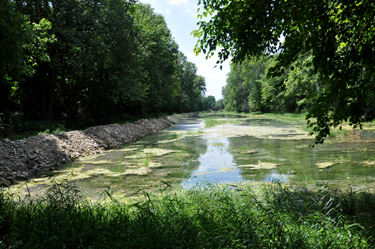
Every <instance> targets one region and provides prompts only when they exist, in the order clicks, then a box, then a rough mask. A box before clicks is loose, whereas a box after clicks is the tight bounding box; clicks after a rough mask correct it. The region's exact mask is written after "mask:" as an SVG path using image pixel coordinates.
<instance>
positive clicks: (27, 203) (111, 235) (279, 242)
mask: <svg viewBox="0 0 375 249" xmlns="http://www.w3.org/2000/svg"><path fill="white" fill-rule="evenodd" d="M138 194H139V193H138ZM141 194H142V195H141V196H140V197H139V198H137V199H133V200H132V201H131V200H118V199H115V198H113V197H112V195H111V191H110V189H108V190H105V191H104V192H103V195H105V196H107V199H106V200H103V201H100V202H90V201H87V200H85V199H84V197H83V196H81V193H80V192H79V191H78V190H77V189H76V188H75V187H74V184H72V183H70V182H68V181H64V182H62V183H56V182H55V183H54V185H53V186H52V187H51V189H50V190H49V191H48V192H47V194H46V196H45V197H44V198H42V199H33V198H25V199H15V197H14V196H9V195H7V194H6V193H4V192H3V193H1V194H0V207H1V209H0V217H1V219H0V228H1V230H0V245H1V247H5V248H372V245H374V243H375V241H374V237H373V236H374V235H375V234H374V233H375V232H374V230H375V229H373V224H375V219H374V217H375V216H374V212H375V211H374V210H375V197H374V195H372V194H369V193H355V192H346V193H341V192H338V191H336V190H332V189H329V188H327V186H323V187H321V188H320V189H319V190H317V191H315V192H311V191H307V190H306V189H303V188H292V187H288V186H284V185H281V184H264V185H260V186H254V185H252V186H249V185H238V186H230V185H225V186H219V185H215V186H212V185H201V186H196V187H195V188H192V189H190V190H179V191H178V190H173V189H172V190H170V186H169V185H168V184H167V183H164V185H162V186H161V191H160V193H157V194H151V193H146V192H143V193H141Z"/></svg>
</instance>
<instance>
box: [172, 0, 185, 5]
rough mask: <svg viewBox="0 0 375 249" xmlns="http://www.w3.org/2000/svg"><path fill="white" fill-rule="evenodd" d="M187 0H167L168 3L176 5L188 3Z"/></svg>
mask: <svg viewBox="0 0 375 249" xmlns="http://www.w3.org/2000/svg"><path fill="white" fill-rule="evenodd" d="M188 2H189V0H168V2H167V3H168V4H173V5H178V4H181V3H188Z"/></svg>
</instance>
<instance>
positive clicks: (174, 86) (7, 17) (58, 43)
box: [0, 0, 208, 124]
mask: <svg viewBox="0 0 375 249" xmlns="http://www.w3.org/2000/svg"><path fill="white" fill-rule="evenodd" d="M0 5H1V6H0V38H1V47H0V113H1V116H0V124H1V123H3V124H4V123H7V122H10V123H11V122H12V117H13V119H14V117H15V116H17V117H18V118H20V119H22V120H61V119H69V120H90V122H91V124H99V123H108V122H109V121H110V120H111V119H112V118H113V117H116V118H122V119H126V118H128V117H129V116H142V115H143V116H144V115H147V114H156V115H157V114H161V113H166V114H170V113H174V112H176V113H181V112H190V111H198V110H202V109H206V108H208V106H207V103H208V101H207V99H206V98H205V97H204V95H203V94H204V92H205V90H206V88H205V86H206V84H205V79H204V78H203V77H202V76H199V75H197V67H196V66H195V64H194V63H191V62H189V61H188V60H187V57H186V56H185V55H184V54H183V53H182V52H181V51H179V49H178V44H177V43H176V42H175V41H174V39H173V37H172V35H171V32H170V30H169V29H168V27H167V24H166V22H165V20H164V17H163V16H162V15H159V14H156V13H155V12H154V11H153V9H152V8H151V6H150V5H147V4H141V3H136V1H133V0H127V1H126V0H90V1H88V0H79V1H78V0H66V1H60V0H52V1H51V0H49V1H48V0H26V1H20V0H15V1H13V0H3V1H1V3H0Z"/></svg>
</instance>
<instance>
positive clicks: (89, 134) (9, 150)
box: [0, 114, 193, 186]
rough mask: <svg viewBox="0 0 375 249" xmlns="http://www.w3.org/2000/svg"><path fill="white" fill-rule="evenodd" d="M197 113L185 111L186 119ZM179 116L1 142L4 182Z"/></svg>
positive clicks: (0, 169)
mask: <svg viewBox="0 0 375 249" xmlns="http://www.w3.org/2000/svg"><path fill="white" fill-rule="evenodd" d="M191 115H193V114H181V115H180V116H182V117H183V118H186V117H189V116H191ZM180 116H177V115H173V116H168V117H164V118H157V119H141V120H138V121H136V122H135V123H131V124H125V125H119V124H111V125H101V126H96V127H91V128H88V129H86V130H84V131H70V132H62V133H59V134H57V135H46V134H43V135H38V136H35V137H29V138H27V139H22V140H17V141H10V140H9V139H4V140H3V141H2V142H0V183H2V185H5V186H9V185H11V184H12V183H15V181H17V180H25V179H28V178H29V177H30V176H32V175H38V174H41V173H44V172H47V171H49V170H53V169H55V168H56V167H58V166H61V165H63V164H65V163H70V162H72V161H73V160H74V159H76V158H79V157H82V156H85V155H92V154H97V153H100V152H101V151H103V150H105V149H110V148H115V147H118V146H120V145H122V144H125V143H128V142H132V141H135V140H137V139H139V138H141V137H144V136H147V135H150V134H151V133H154V132H157V131H159V130H162V129H164V128H167V127H169V126H171V125H174V124H177V123H179V122H180V121H181V120H182V118H181V117H180Z"/></svg>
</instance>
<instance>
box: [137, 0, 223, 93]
mask: <svg viewBox="0 0 375 249" xmlns="http://www.w3.org/2000/svg"><path fill="white" fill-rule="evenodd" d="M141 2H143V3H149V4H151V7H152V8H154V11H155V12H156V13H158V14H162V15H163V16H164V18H165V21H166V22H167V25H168V27H169V29H170V30H171V33H172V36H173V37H174V39H175V40H176V42H177V43H178V45H179V48H180V51H181V52H183V53H184V54H185V55H186V56H187V57H188V60H189V61H191V62H193V63H195V65H196V66H197V68H198V72H197V73H198V74H199V75H202V76H203V77H205V79H206V87H207V92H206V96H208V95H213V96H215V99H216V100H218V99H221V98H222V96H221V88H222V87H223V86H224V85H225V84H226V75H227V74H228V73H229V69H230V66H229V61H227V62H225V63H224V64H223V69H222V70H220V68H219V67H216V68H214V66H215V65H216V61H217V57H216V56H214V57H212V58H210V59H209V60H206V59H205V57H204V55H203V54H200V55H198V56H195V54H194V52H193V49H194V46H195V44H196V42H197V39H196V38H194V36H192V35H190V34H191V32H192V31H193V30H196V29H198V26H197V22H198V21H199V19H198V18H197V9H198V6H197V3H198V1H197V0H141Z"/></svg>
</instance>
